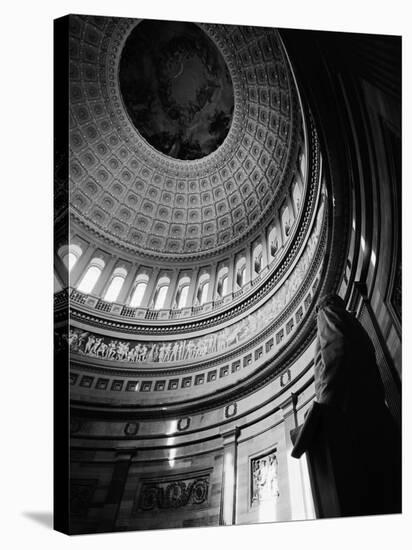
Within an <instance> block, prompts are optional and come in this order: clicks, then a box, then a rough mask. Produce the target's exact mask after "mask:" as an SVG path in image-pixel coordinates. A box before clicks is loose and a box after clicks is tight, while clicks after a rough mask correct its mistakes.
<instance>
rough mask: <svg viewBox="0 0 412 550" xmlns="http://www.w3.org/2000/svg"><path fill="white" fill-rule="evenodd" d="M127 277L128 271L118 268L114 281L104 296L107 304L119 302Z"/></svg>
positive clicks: (114, 274)
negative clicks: (118, 298)
mask: <svg viewBox="0 0 412 550" xmlns="http://www.w3.org/2000/svg"><path fill="white" fill-rule="evenodd" d="M126 276H127V271H126V270H125V268H124V267H118V268H116V269H115V270H114V272H113V275H112V279H111V281H110V284H109V286H108V287H107V290H106V293H105V295H104V300H105V301H106V302H115V301H116V300H117V297H118V296H119V292H120V290H121V288H122V286H123V283H124V280H125V279H126Z"/></svg>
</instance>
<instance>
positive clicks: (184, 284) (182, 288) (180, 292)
mask: <svg viewBox="0 0 412 550" xmlns="http://www.w3.org/2000/svg"><path fill="white" fill-rule="evenodd" d="M189 287H190V277H188V276H185V277H181V278H180V280H179V283H178V285H177V291H176V297H175V303H174V305H175V307H177V308H179V309H181V308H183V307H186V305H187V304H186V302H187V297H188V294H189Z"/></svg>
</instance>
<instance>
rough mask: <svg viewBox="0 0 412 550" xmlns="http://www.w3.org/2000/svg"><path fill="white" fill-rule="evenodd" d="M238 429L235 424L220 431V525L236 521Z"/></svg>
mask: <svg viewBox="0 0 412 550" xmlns="http://www.w3.org/2000/svg"><path fill="white" fill-rule="evenodd" d="M239 433H240V430H239V428H238V427H237V426H235V427H234V428H233V427H232V428H231V429H229V430H227V431H222V432H221V434H220V435H221V436H222V438H223V468H222V497H221V502H220V521H219V523H220V525H234V524H235V523H236V473H237V439H238V436H239Z"/></svg>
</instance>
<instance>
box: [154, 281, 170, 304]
mask: <svg viewBox="0 0 412 550" xmlns="http://www.w3.org/2000/svg"><path fill="white" fill-rule="evenodd" d="M169 285H170V279H169V277H167V276H166V275H164V276H163V277H160V279H159V280H158V282H157V287H156V290H155V293H154V297H153V309H162V308H163V307H164V304H165V300H166V294H167V291H168V288H169Z"/></svg>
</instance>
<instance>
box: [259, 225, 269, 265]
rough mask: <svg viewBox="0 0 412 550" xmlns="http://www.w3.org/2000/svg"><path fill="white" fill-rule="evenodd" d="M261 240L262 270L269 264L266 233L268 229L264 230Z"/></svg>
mask: <svg viewBox="0 0 412 550" xmlns="http://www.w3.org/2000/svg"><path fill="white" fill-rule="evenodd" d="M260 239H261V242H262V258H263V262H262V264H263V265H262V271H263V270H264V269H265V267H267V266H268V265H269V254H268V239H267V235H266V231H264V232H263V233H262V234H261V236H260Z"/></svg>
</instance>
